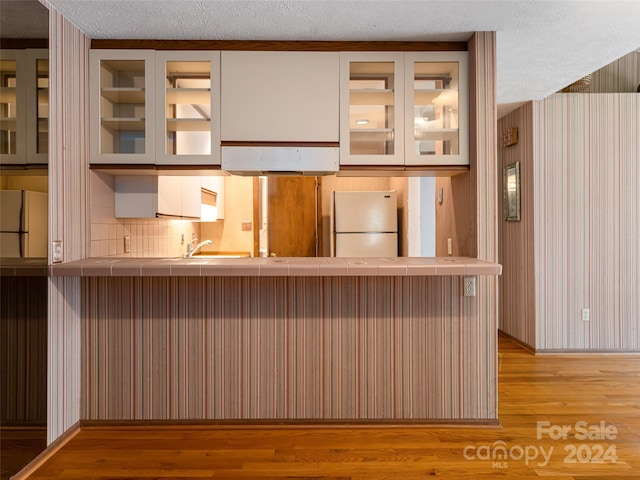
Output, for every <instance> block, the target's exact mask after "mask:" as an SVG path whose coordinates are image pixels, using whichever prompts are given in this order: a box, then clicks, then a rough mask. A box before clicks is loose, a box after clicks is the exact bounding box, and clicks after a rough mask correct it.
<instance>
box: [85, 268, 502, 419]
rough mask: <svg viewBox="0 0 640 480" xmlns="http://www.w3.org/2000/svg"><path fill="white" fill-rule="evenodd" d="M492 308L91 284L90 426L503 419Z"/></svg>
mask: <svg viewBox="0 0 640 480" xmlns="http://www.w3.org/2000/svg"><path fill="white" fill-rule="evenodd" d="M480 303H481V300H480V299H479V298H477V297H476V298H472V297H463V296H462V292H461V281H460V277H335V278H333V277H332V278H329V277H300V278H295V277H286V278H283V277H239V278H236V277H225V278H217V277H202V278H194V277H176V278H157V277H156V278H133V277H112V278H101V277H91V278H89V277H88V278H84V279H83V312H82V317H83V318H84V321H83V327H82V352H83V354H82V376H83V391H82V398H83V404H82V418H83V419H90V420H106V419H109V420H119V419H121V420H149V419H178V420H184V419H261V418H262V419H298V420H300V419H303V420H308V419H453V420H457V419H495V418H497V398H496V379H495V350H493V348H494V343H493V341H492V340H493V339H491V341H490V340H489V339H488V338H487V336H488V331H487V330H488V325H487V324H485V323H483V322H482V321H478V318H477V317H478V305H479V304H480ZM489 323H490V326H493V327H494V329H493V330H492V331H491V332H490V333H491V334H492V336H495V323H491V322H489ZM489 330H491V329H489ZM490 336H491V335H490Z"/></svg>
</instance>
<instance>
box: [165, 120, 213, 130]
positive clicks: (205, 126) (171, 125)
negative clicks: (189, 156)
mask: <svg viewBox="0 0 640 480" xmlns="http://www.w3.org/2000/svg"><path fill="white" fill-rule="evenodd" d="M210 129H211V119H210V118H167V131H169V132H208V131H210Z"/></svg>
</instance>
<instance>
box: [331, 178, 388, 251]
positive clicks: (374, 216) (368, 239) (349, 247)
mask: <svg viewBox="0 0 640 480" xmlns="http://www.w3.org/2000/svg"><path fill="white" fill-rule="evenodd" d="M396 197H397V194H396V192H395V191H393V190H391V191H382V192H333V227H334V228H333V245H334V250H333V254H334V256H336V257H397V256H398V206H397V198H396Z"/></svg>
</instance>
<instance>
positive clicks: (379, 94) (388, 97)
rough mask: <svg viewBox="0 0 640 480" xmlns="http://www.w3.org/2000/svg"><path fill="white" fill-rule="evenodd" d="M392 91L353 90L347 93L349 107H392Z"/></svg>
mask: <svg viewBox="0 0 640 480" xmlns="http://www.w3.org/2000/svg"><path fill="white" fill-rule="evenodd" d="M393 97H394V92H393V90H389V89H384V90H376V89H355V90H350V92H349V102H350V104H351V105H393V104H394V98H393Z"/></svg>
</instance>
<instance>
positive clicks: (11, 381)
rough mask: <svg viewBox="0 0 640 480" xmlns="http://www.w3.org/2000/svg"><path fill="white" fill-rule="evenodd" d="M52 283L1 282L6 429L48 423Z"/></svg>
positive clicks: (0, 398) (0, 420)
mask: <svg viewBox="0 0 640 480" xmlns="http://www.w3.org/2000/svg"><path fill="white" fill-rule="evenodd" d="M46 399H47V278H46V277H44V276H39V277H38V276H26V277H9V276H3V277H2V278H1V279H0V424H1V425H3V426H7V425H13V424H15V425H22V426H25V425H45V424H46V421H47V405H46Z"/></svg>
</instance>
